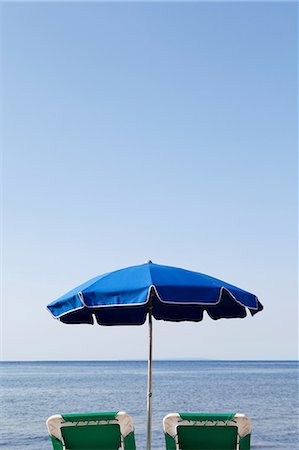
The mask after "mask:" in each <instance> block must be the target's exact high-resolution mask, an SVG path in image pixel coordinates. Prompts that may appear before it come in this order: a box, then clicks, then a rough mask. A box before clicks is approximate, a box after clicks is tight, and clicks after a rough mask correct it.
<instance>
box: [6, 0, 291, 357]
mask: <svg viewBox="0 0 299 450" xmlns="http://www.w3.org/2000/svg"><path fill="white" fill-rule="evenodd" d="M2 24H3V33H2V62H3V67H4V70H3V80H2V88H3V95H4V101H3V136H4V138H3V144H4V208H3V212H4V259H3V267H2V273H3V278H4V287H3V301H2V312H3V333H2V336H3V358H4V359H17V360H18V359H22V360H23V359H34V360H37V359H118V358H121V359H127V358H128V359H134V358H139V359H140V358H141V359H145V358H146V357H147V328H146V326H143V327H131V328H130V327H125V328H121V327H114V328H105V327H96V326H95V327H91V326H67V325H63V324H61V323H59V322H57V321H54V320H53V319H52V318H51V317H50V315H49V313H48V312H47V311H46V305H47V304H48V303H49V302H50V301H52V300H54V299H55V298H57V297H58V296H60V295H61V294H63V293H64V292H66V291H67V290H69V289H70V288H72V287H74V286H76V285H78V284H80V283H82V282H84V281H85V280H87V279H89V278H91V277H93V276H95V275H98V274H100V273H103V272H107V271H111V270H114V269H118V268H121V267H123V266H128V265H135V264H139V263H143V262H145V261H146V260H147V259H152V260H153V261H154V262H157V263H161V264H168V265H175V266H179V267H184V268H189V269H192V270H197V271H200V272H203V273H208V274H210V275H213V276H216V277H219V278H222V279H225V280H226V281H228V282H230V283H232V284H236V285H237V286H239V287H242V288H244V289H247V290H249V291H252V292H254V293H256V294H257V295H258V297H259V298H260V300H261V302H262V303H263V304H264V306H265V310H264V311H263V312H262V313H260V314H259V315H257V316H255V317H254V318H251V317H248V318H247V319H244V320H239V319H235V320H222V321H218V322H214V321H212V320H210V319H208V318H206V320H204V321H203V322H201V323H199V324H192V323H191V324H190V323H186V324H176V323H166V322H155V324H154V325H155V350H154V355H155V357H156V358H201V357H204V358H219V359H280V358H281V359H294V358H297V354H298V353H297V346H298V343H297V342H298V341H297V338H298V307H297V291H296V286H297V270H296V269H297V253H296V252H297V222H296V220H297V128H298V127H297V5H296V3H287V2H277V3H257V2H252V3H237V2H235V3H194V2H191V3H180V2H178V3H10V4H8V3H5V4H2Z"/></svg>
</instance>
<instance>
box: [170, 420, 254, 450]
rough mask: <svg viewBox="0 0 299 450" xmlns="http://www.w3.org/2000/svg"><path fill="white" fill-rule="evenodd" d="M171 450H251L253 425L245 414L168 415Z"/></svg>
mask: <svg viewBox="0 0 299 450" xmlns="http://www.w3.org/2000/svg"><path fill="white" fill-rule="evenodd" d="M163 429H164V433H165V440H166V449H167V450H249V449H250V436H251V422H250V419H249V418H248V417H246V416H245V415H244V414H196V413H194V414H187V413H174V414H168V415H167V416H165V417H164V419H163Z"/></svg>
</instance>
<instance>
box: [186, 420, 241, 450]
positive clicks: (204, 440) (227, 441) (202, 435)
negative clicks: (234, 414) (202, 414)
mask: <svg viewBox="0 0 299 450" xmlns="http://www.w3.org/2000/svg"><path fill="white" fill-rule="evenodd" d="M177 432H178V441H179V448H180V449H184V450H235V449H236V447H237V436H238V429H237V428H236V427H222V426H221V427H217V426H216V427H213V426H212V427H210V426H208V427H196V426H195V427H192V426H188V425H187V426H184V425H182V426H178V427H177Z"/></svg>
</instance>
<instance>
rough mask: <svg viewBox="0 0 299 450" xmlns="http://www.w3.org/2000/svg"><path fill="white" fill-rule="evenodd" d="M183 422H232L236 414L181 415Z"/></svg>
mask: <svg viewBox="0 0 299 450" xmlns="http://www.w3.org/2000/svg"><path fill="white" fill-rule="evenodd" d="M179 415H180V417H181V418H182V419H183V420H191V421H197V422H198V421H199V422H204V421H206V420H211V421H212V422H216V421H218V420H222V421H223V420H224V421H226V420H232V419H233V418H234V417H235V414H196V413H179Z"/></svg>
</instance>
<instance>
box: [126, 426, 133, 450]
mask: <svg viewBox="0 0 299 450" xmlns="http://www.w3.org/2000/svg"><path fill="white" fill-rule="evenodd" d="M124 447H125V449H126V450H135V449H136V446H135V435H134V432H133V431H132V432H131V433H129V434H128V436H126V437H125V438H124Z"/></svg>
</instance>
